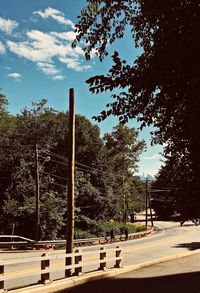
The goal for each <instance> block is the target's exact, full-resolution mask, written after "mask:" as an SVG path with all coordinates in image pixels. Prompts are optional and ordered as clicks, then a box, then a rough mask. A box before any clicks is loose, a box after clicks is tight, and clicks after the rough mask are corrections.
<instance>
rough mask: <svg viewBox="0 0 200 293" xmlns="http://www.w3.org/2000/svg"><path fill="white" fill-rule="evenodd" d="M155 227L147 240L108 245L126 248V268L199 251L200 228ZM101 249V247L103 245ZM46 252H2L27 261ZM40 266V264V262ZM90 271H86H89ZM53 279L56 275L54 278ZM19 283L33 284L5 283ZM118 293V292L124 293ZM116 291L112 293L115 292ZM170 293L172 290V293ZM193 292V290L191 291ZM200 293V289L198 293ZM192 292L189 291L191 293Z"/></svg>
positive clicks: (168, 224)
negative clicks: (155, 231)
mask: <svg viewBox="0 0 200 293" xmlns="http://www.w3.org/2000/svg"><path fill="white" fill-rule="evenodd" d="M155 225H156V226H157V227H159V231H158V232H157V233H155V234H152V235H149V236H146V237H144V238H140V239H135V240H130V241H122V242H120V243H119V242H118V243H114V244H108V245H106V246H108V247H112V246H116V245H120V246H121V247H122V249H123V256H124V260H123V265H124V266H130V265H138V264H141V263H145V262H148V261H151V260H154V259H158V258H162V257H166V256H172V255H179V254H181V253H183V252H187V251H192V250H196V249H199V248H200V227H199V226H195V225H194V224H192V223H190V222H186V223H185V224H184V225H183V226H182V227H181V226H180V224H179V223H174V222H155ZM101 246H102V245H101ZM98 248H99V247H98V245H97V246H90V247H84V248H83V249H82V250H86V251H88V250H96V249H98ZM42 253H43V252H38V251H34V252H33V251H28V252H11V253H4V252H0V258H1V259H16V258H25V257H33V256H35V255H38V254H40V255H41V254H42ZM47 253H49V254H56V253H58V251H49V252H47ZM38 265H39V263H38ZM26 269H27V270H28V269H30V267H29V268H26V267H18V266H10V267H8V268H7V270H10V271H12V272H13V274H15V271H16V272H17V271H19V270H26ZM87 270H88V269H86V271H87ZM37 278H38V276H35V279H34V280H32V282H33V283H34V282H37ZM52 279H54V276H52ZM19 282H24V284H27V282H30V279H27V280H18V279H16V281H15V282H12V284H11V282H9V283H7V284H6V286H7V289H9V288H12V287H13V286H17V284H19ZM122 291H123V290H122ZM122 291H117V292H122ZM112 292H113V291H112ZM170 292H171V291H169V293H170ZM191 292H192V291H191ZM199 292H200V290H199ZM188 293H190V292H188Z"/></svg>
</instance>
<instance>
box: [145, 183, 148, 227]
mask: <svg viewBox="0 0 200 293" xmlns="http://www.w3.org/2000/svg"><path fill="white" fill-rule="evenodd" d="M147 189H148V179H147V178H146V182H145V210H146V217H145V225H146V229H147V223H148V190H147Z"/></svg>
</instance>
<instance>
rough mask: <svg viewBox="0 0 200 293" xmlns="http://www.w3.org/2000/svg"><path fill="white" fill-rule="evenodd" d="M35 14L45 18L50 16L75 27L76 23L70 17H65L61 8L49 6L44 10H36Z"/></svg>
mask: <svg viewBox="0 0 200 293" xmlns="http://www.w3.org/2000/svg"><path fill="white" fill-rule="evenodd" d="M33 14H37V15H40V16H41V17H42V18H43V19H47V18H49V17H50V18H52V19H54V20H55V21H57V22H58V23H60V24H64V25H68V26H71V27H72V28H73V29H74V28H75V26H74V23H73V22H72V21H71V20H70V19H67V18H65V17H64V14H63V13H62V12H61V11H60V10H57V9H54V8H51V7H48V8H46V9H45V10H44V11H41V10H39V11H34V12H33Z"/></svg>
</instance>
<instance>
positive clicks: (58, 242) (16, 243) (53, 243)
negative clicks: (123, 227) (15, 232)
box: [0, 227, 154, 249]
mask: <svg viewBox="0 0 200 293" xmlns="http://www.w3.org/2000/svg"><path fill="white" fill-rule="evenodd" d="M153 230H154V228H153V227H152V228H151V229H150V230H147V231H146V230H145V231H142V232H137V233H130V234H129V235H128V239H127V238H126V235H125V234H121V235H115V239H114V241H116V242H117V241H123V240H130V239H134V238H138V237H143V236H145V235H148V234H149V233H151V232H152V231H153ZM109 242H110V237H96V238H87V239H75V240H74V246H81V245H84V244H105V243H109ZM65 245H66V240H45V241H37V242H35V241H33V242H30V241H12V242H0V248H2V247H9V248H14V247H18V248H19V247H28V248H30V249H34V248H36V249H37V248H47V249H48V248H49V246H51V247H54V246H65Z"/></svg>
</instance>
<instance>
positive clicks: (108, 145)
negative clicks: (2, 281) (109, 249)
mask: <svg viewBox="0 0 200 293" xmlns="http://www.w3.org/2000/svg"><path fill="white" fill-rule="evenodd" d="M7 104H8V101H7V99H6V97H5V96H4V95H3V94H1V100H0V114H1V120H0V133H1V138H0V177H1V181H0V182H1V183H0V194H1V197H0V233H1V234H11V233H12V231H14V233H15V234H18V235H21V236H25V237H28V238H34V237H35V222H36V220H35V210H36V204H35V198H36V197H35V194H36V159H35V145H36V144H37V145H38V150H39V152H38V153H39V154H38V156H39V176H40V222H41V238H42V239H58V238H59V239H60V238H64V237H65V235H66V213H67V210H66V209H67V174H68V162H67V154H68V113H64V112H58V111H55V110H54V109H51V108H48V107H47V101H46V100H41V101H39V102H38V103H33V106H32V108H31V109H26V108H25V109H22V111H21V113H20V114H17V115H11V114H10V113H8V112H7V108H6V106H7ZM75 148H76V155H75V161H76V163H75V236H76V237H78V238H84V237H89V236H90V235H92V236H102V235H103V236H104V235H105V234H106V233H108V231H107V230H109V228H110V226H109V224H108V223H107V222H109V221H110V220H114V221H115V222H125V221H126V218H127V216H128V214H130V213H131V212H134V211H135V209H137V210H138V211H139V210H141V209H143V208H144V192H142V190H143V189H144V186H143V183H141V182H140V181H139V180H137V178H136V177H135V176H134V174H135V171H136V170H137V163H138V159H139V155H140V154H141V153H142V152H143V151H144V150H145V142H144V141H140V140H138V132H137V131H136V130H135V129H133V128H128V127H127V126H124V125H117V126H116V127H114V128H113V131H112V132H111V133H106V134H105V135H104V137H100V131H99V128H98V126H96V125H93V124H92V123H91V122H90V121H89V120H88V119H86V118H85V117H83V116H81V115H76V147H75ZM138 190H139V191H138ZM116 225H117V224H116ZM130 229H132V228H130ZM118 230H119V228H117V226H116V232H117V231H118Z"/></svg>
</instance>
